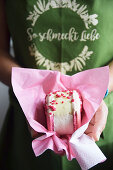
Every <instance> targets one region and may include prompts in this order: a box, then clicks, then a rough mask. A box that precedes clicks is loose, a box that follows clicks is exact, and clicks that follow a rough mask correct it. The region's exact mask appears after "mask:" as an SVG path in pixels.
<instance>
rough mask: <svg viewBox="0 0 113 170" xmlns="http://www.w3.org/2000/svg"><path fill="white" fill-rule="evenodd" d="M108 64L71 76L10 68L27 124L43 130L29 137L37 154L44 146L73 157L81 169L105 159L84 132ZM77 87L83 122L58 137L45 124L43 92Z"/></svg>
mask: <svg viewBox="0 0 113 170" xmlns="http://www.w3.org/2000/svg"><path fill="white" fill-rule="evenodd" d="M108 81H109V68H108V66H106V67H100V68H95V69H90V70H86V71H83V72H80V73H77V74H75V75H72V76H68V75H62V74H61V73H60V72H58V71H50V70H38V69H26V68H17V67H14V68H12V86H13V91H14V93H15V95H16V97H17V99H18V101H19V103H20V106H21V108H22V110H23V112H24V114H25V116H26V119H27V121H28V122H29V124H30V126H31V127H32V128H33V129H34V130H35V131H36V132H38V133H41V134H43V135H42V136H40V137H37V138H36V139H34V140H33V141H32V148H33V151H34V153H35V155H36V156H39V155H41V154H42V153H43V152H45V151H46V150H47V149H51V150H53V151H54V152H55V153H57V154H60V155H64V154H65V155H66V156H67V159H68V160H72V159H73V158H76V160H77V161H78V163H79V165H80V167H81V169H82V170H87V169H89V168H91V167H93V166H95V165H96V164H98V163H101V162H103V161H105V160H106V157H105V156H104V154H103V153H102V152H101V150H100V149H99V147H98V146H97V145H96V143H95V142H94V141H93V140H92V139H91V138H90V137H89V136H87V135H86V134H85V133H84V132H85V130H86V129H87V127H88V124H89V122H90V120H91V118H92V117H93V115H94V114H95V112H96V111H97V109H98V107H99V105H100V103H101V101H102V99H103V98H104V95H105V93H106V90H107V87H108ZM74 89H75V90H76V89H78V90H79V92H80V94H81V96H82V100H83V109H84V115H83V118H82V126H81V127H80V128H79V129H77V130H76V131H75V132H74V133H73V134H72V135H67V136H64V137H60V136H58V135H57V134H56V132H54V131H49V130H48V129H47V128H46V117H45V111H44V105H45V96H46V94H48V93H49V92H54V91H60V90H74Z"/></svg>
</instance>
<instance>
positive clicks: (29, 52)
mask: <svg viewBox="0 0 113 170" xmlns="http://www.w3.org/2000/svg"><path fill="white" fill-rule="evenodd" d="M6 11H7V21H8V26H9V31H10V34H11V37H12V39H13V43H14V52H15V57H16V60H17V62H18V63H19V64H20V65H21V66H22V67H26V68H35V69H48V70H59V71H61V72H62V73H63V74H68V75H73V74H75V73H77V72H80V71H83V70H87V69H91V68H96V67H101V66H105V65H107V64H108V63H109V62H110V61H111V60H112V59H113V47H112V45H113V33H112V30H113V22H112V16H113V1H109V2H108V1H107V0H89V1H87V0H16V1H15V0H6ZM105 102H106V104H107V106H108V108H109V115H108V120H107V125H106V128H105V130H104V132H103V136H104V138H101V139H100V140H99V142H97V144H98V146H99V147H100V148H101V150H102V151H103V153H104V154H105V155H106V157H107V158H108V159H107V161H105V162H104V163H102V164H99V165H97V166H96V167H93V168H92V169H96V170H98V169H102V168H103V169H105V170H106V169H107V168H109V169H111V170H112V169H113V164H112V160H113V93H111V94H109V95H108V96H107V97H106V99H105ZM31 143H32V138H31V136H30V133H29V132H28V128H27V124H26V119H25V116H24V114H23V112H22V110H21V108H20V106H19V104H18V101H17V99H16V98H15V96H14V94H13V92H12V90H11V89H10V108H9V110H8V113H7V116H6V120H5V122H4V126H3V129H2V132H1V136H0V169H1V170H45V168H46V169H48V170H77V169H78V170H79V169H80V166H79V165H78V163H77V161H76V160H75V159H74V160H72V161H68V160H67V158H66V157H65V156H62V157H61V156H59V155H56V154H54V153H53V152H52V151H50V150H48V151H46V152H45V153H44V154H42V155H41V156H39V157H35V155H34V153H33V150H32V147H31Z"/></svg>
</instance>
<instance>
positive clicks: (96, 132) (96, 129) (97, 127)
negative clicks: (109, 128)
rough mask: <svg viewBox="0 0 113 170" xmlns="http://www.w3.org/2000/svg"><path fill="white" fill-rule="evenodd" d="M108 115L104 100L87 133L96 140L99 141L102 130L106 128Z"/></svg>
mask: <svg viewBox="0 0 113 170" xmlns="http://www.w3.org/2000/svg"><path fill="white" fill-rule="evenodd" d="M107 115H108V108H107V106H106V104H105V102H104V100H102V102H101V104H100V106H99V108H98V110H97V111H96V113H95V115H94V116H93V118H92V119H91V121H90V123H89V126H88V128H87V130H86V131H85V133H86V134H87V135H88V136H90V137H91V138H92V139H93V140H94V141H98V140H99V138H100V135H101V133H102V131H103V130H104V128H105V125H106V121H107Z"/></svg>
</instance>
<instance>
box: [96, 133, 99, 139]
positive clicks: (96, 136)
mask: <svg viewBox="0 0 113 170" xmlns="http://www.w3.org/2000/svg"><path fill="white" fill-rule="evenodd" d="M96 137H97V141H99V139H100V133H97V135H96Z"/></svg>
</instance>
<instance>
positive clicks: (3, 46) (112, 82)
mask: <svg viewBox="0 0 113 170" xmlns="http://www.w3.org/2000/svg"><path fill="white" fill-rule="evenodd" d="M4 3H5V2H4V0H1V1H0V81H1V82H3V83H4V84H6V85H8V86H9V87H10V86H11V70H12V67H20V66H19V65H18V64H17V63H16V61H15V60H14V59H12V57H11V56H10V55H9V37H10V34H9V31H8V27H7V22H6V16H5V7H4V6H5V5H4ZM109 70H110V71H109V85H108V89H109V92H112V91H113V61H112V62H110V63H109ZM108 114H109V113H108V108H107V106H106V104H105V102H104V100H103V101H102V102H101V104H100V106H99V108H98V110H97V112H96V113H95V115H94V117H93V118H92V120H91V122H90V124H89V126H88V128H87V130H86V134H87V135H88V136H90V137H91V138H92V139H93V140H94V141H98V140H99V138H100V135H101V133H102V131H103V130H104V128H105V125H106V122H107V116H108ZM35 134H36V133H35V132H34V131H33V130H31V135H32V137H34V136H35Z"/></svg>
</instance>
